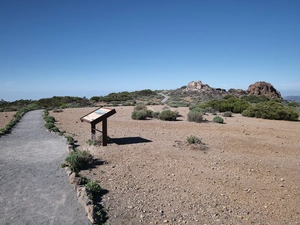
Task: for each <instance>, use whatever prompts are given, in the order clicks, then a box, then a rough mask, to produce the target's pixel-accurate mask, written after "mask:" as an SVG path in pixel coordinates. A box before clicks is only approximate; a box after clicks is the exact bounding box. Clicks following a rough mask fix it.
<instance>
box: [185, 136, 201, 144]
mask: <svg viewBox="0 0 300 225" xmlns="http://www.w3.org/2000/svg"><path fill="white" fill-rule="evenodd" d="M186 140H187V142H188V143H189V144H202V141H201V139H200V138H198V137H196V136H193V135H190V136H188V137H187V139H186Z"/></svg>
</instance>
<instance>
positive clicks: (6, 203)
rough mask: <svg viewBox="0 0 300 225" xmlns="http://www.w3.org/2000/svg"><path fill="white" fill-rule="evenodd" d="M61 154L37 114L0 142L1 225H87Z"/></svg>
mask: <svg viewBox="0 0 300 225" xmlns="http://www.w3.org/2000/svg"><path fill="white" fill-rule="evenodd" d="M65 148H66V143H65V140H64V139H63V138H61V137H58V136H57V135H55V134H51V133H49V132H47V131H46V130H45V128H44V126H43V119H42V111H40V110H39V111H33V112H28V113H27V114H26V115H24V117H23V118H22V120H21V121H20V122H19V123H18V124H17V126H16V127H15V128H14V129H13V131H12V133H11V134H9V135H6V136H3V137H1V138H0V171H1V172H0V224H15V225H17V224H55V225H57V224H58V225H59V224H78V225H79V224H80V225H82V224H90V223H89V221H88V220H87V217H86V216H85V213H84V209H83V208H82V206H81V205H79V203H78V202H77V200H76V192H75V191H74V190H72V186H71V185H70V184H69V183H68V178H67V176H66V174H65V172H64V170H63V169H61V168H60V163H61V162H62V161H63V159H64V158H65V157H66V155H67V153H66V151H65Z"/></svg>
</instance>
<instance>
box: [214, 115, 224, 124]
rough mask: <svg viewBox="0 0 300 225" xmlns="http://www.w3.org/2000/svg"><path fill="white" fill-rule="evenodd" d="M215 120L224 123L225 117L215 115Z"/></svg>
mask: <svg viewBox="0 0 300 225" xmlns="http://www.w3.org/2000/svg"><path fill="white" fill-rule="evenodd" d="M213 121H214V122H215V123H223V118H222V117H220V116H215V117H214V118H213Z"/></svg>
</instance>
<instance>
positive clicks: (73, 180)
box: [69, 173, 81, 185]
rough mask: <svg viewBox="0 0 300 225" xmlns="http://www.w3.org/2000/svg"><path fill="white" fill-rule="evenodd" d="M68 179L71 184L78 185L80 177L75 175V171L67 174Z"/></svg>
mask: <svg viewBox="0 0 300 225" xmlns="http://www.w3.org/2000/svg"><path fill="white" fill-rule="evenodd" d="M69 181H70V183H71V184H75V185H80V183H81V177H76V174H75V173H71V175H70V176H69Z"/></svg>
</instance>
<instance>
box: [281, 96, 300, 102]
mask: <svg viewBox="0 0 300 225" xmlns="http://www.w3.org/2000/svg"><path fill="white" fill-rule="evenodd" d="M283 99H284V100H287V101H291V102H300V96H285V97H283Z"/></svg>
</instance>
